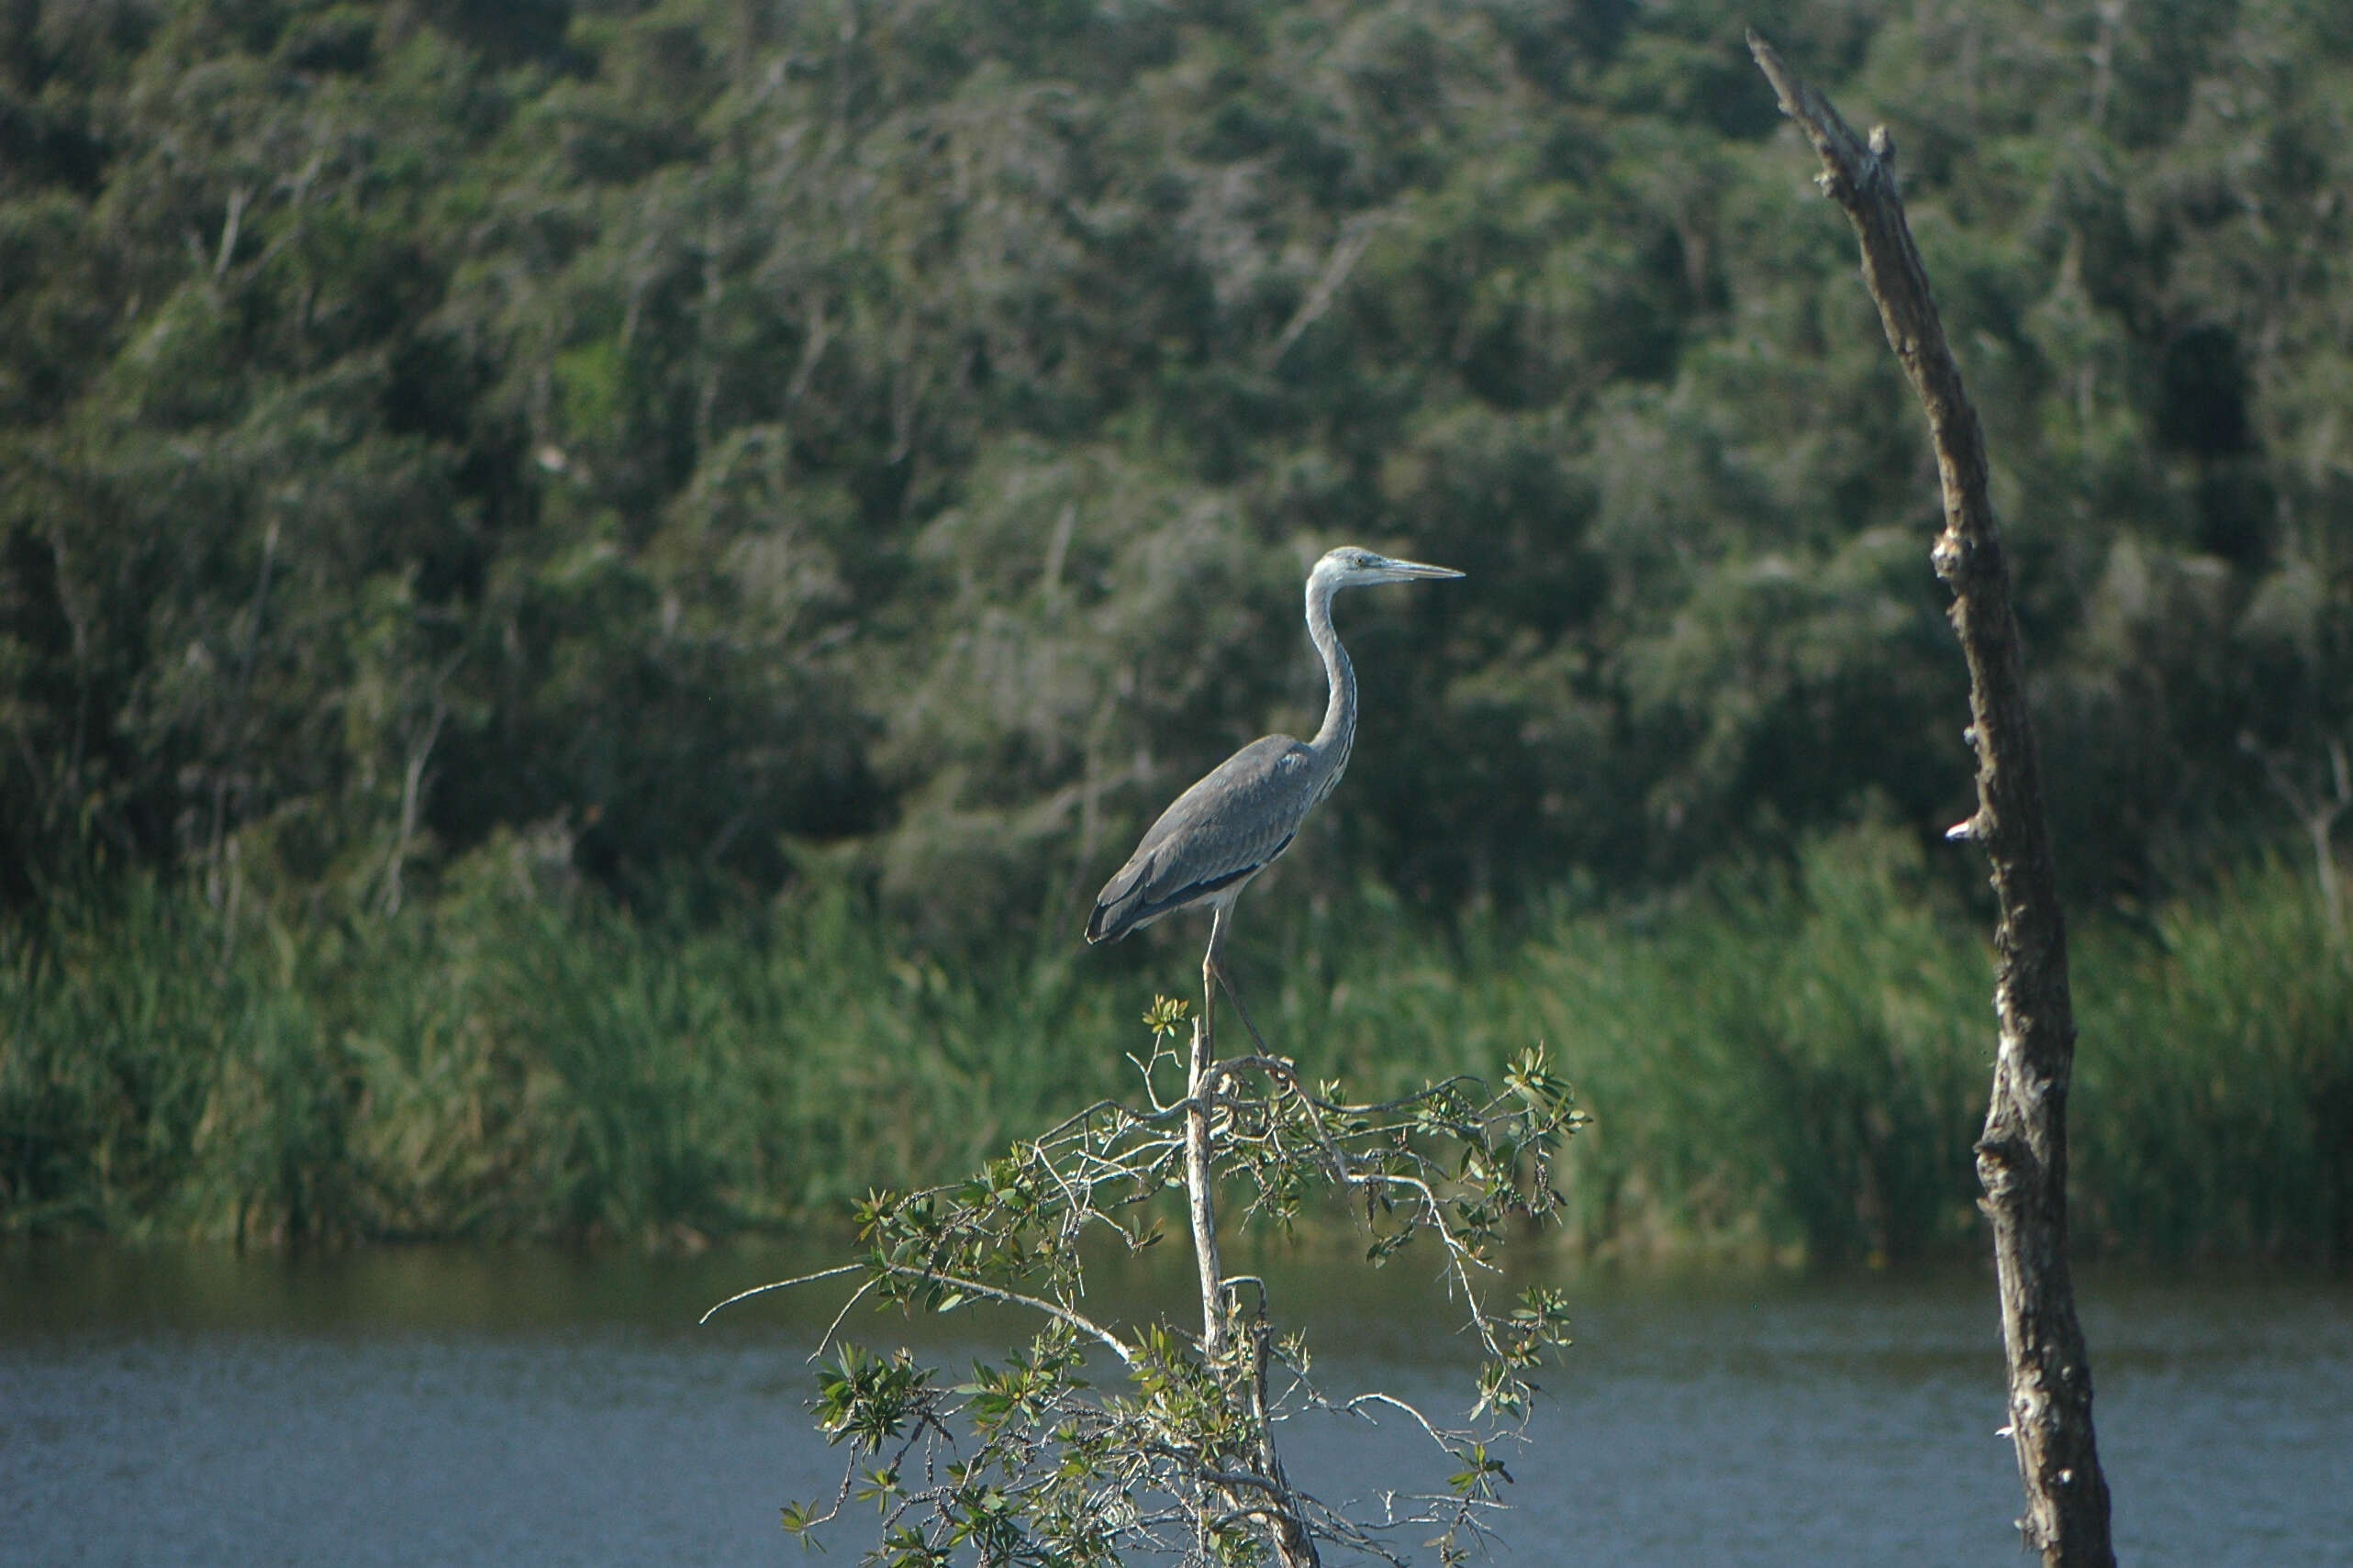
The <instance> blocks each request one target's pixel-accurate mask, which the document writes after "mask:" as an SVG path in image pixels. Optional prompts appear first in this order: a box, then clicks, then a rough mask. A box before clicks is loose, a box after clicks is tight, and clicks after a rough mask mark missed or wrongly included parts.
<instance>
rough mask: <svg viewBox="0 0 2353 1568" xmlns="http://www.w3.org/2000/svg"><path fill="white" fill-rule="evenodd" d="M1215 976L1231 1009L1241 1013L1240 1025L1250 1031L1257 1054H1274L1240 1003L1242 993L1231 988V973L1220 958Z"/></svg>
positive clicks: (1247, 1010)
mask: <svg viewBox="0 0 2353 1568" xmlns="http://www.w3.org/2000/svg"><path fill="white" fill-rule="evenodd" d="M1217 976H1218V984H1220V985H1221V986H1222V987H1224V989H1225V995H1226V999H1227V1000H1228V1001H1230V1002H1232V1004H1233V1010H1234V1011H1235V1012H1237V1013H1239V1014H1241V1015H1242V1027H1243V1029H1248V1030H1249V1031H1250V1038H1251V1039H1252V1040H1255V1042H1256V1043H1257V1046H1258V1054H1259V1055H1261V1056H1272V1055H1274V1054H1275V1053H1274V1052H1273V1051H1269V1050H1267V1049H1266V1036H1265V1035H1263V1034H1260V1033H1259V1032H1258V1026H1257V1025H1256V1024H1254V1023H1252V1022H1251V1021H1250V1009H1249V1008H1247V1007H1245V1006H1243V1005H1242V993H1241V992H1239V991H1237V990H1235V989H1234V988H1233V975H1232V973H1230V972H1229V971H1228V970H1227V969H1226V967H1225V962H1224V961H1223V960H1222V959H1221V960H1220V961H1219V962H1218V966H1217Z"/></svg>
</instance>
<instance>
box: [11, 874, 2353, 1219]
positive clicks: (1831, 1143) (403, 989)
mask: <svg viewBox="0 0 2353 1568" xmlns="http://www.w3.org/2000/svg"><path fill="white" fill-rule="evenodd" d="M478 863H486V862H478ZM1932 889H1933V884H1932V883H1931V879H1928V878H1927V877H1926V876H1925V875H1924V871H1923V868H1922V865H1921V863H1920V862H1919V860H1918V858H1917V856H1916V854H1915V853H1914V851H1913V850H1912V849H1911V848H1910V847H1909V844H1908V842H1907V841H1906V840H1904V839H1903V838H1902V837H1901V836H1900V835H1895V834H1891V833H1889V832H1886V831H1879V832H1873V833H1865V834H1860V835H1846V836H1842V837H1841V838H1839V839H1837V840H1829V841H1824V842H1821V843H1816V844H1812V845H1810V846H1809V847H1808V848H1807V849H1806V851H1804V852H1803V853H1802V854H1801V856H1800V858H1799V862H1798V865H1797V868H1796V869H1795V870H1794V871H1791V872H1785V871H1780V870H1772V869H1761V870H1758V871H1756V872H1753V873H1746V874H1743V875H1736V876H1724V877H1721V878H1718V879H1716V880H1715V881H1714V882H1713V883H1712V885H1710V886H1708V887H1706V888H1704V889H1702V890H1700V891H1696V892H1694V893H1692V894H1689V895H1686V896H1685V897H1683V898H1681V899H1679V900H1677V901H1675V902H1673V903H1670V904H1667V905H1662V906H1656V907H1652V908H1647V909H1644V910H1637V911H1633V912H1629V913H1625V914H1622V915H1617V916H1611V917H1602V916H1594V915H1580V914H1575V913H1564V914H1561V915H1557V916H1546V917H1541V918H1538V919H1536V920H1535V921H1533V929H1531V930H1530V931H1529V932H1528V933H1527V934H1526V935H1524V936H1520V935H1510V934H1506V933H1505V932H1503V931H1502V930H1500V929H1499V927H1498V924H1497V923H1496V922H1492V921H1472V922H1470V923H1469V924H1467V925H1466V926H1464V927H1462V928H1460V929H1451V930H1449V929H1440V928H1438V927H1437V926H1435V925H1433V923H1432V922H1431V921H1430V920H1429V919H1427V918H1426V917H1422V916H1420V915H1418V914H1417V913H1415V912H1414V911H1412V910H1411V908H1410V907H1408V906H1405V905H1403V904H1401V903H1400V902H1399V901H1397V900H1396V899H1394V898H1391V897H1388V896H1385V895H1366V896H1363V897H1359V898H1355V899H1352V900H1348V901H1346V902H1344V903H1341V904H1336V905H1333V906H1326V907H1324V908H1322V909H1321V910H1319V911H1318V912H1317V913H1316V914H1315V916H1314V917H1313V918H1312V919H1310V920H1307V921H1301V922H1297V923H1285V924H1284V925H1282V926H1279V927H1276V926H1274V925H1273V923H1271V922H1269V923H1268V926H1269V928H1270V929H1263V930H1260V931H1258V932H1256V933H1255V934H1254V932H1253V930H1252V928H1251V927H1250V926H1248V925H1246V924H1245V925H1244V926H1243V928H1242V932H1243V935H1242V946H1241V951H1239V952H1238V953H1237V955H1236V959H1235V962H1236V965H1237V968H1238V970H1239V972H1240V974H1241V976H1242V979H1243V984H1245V985H1250V984H1252V983H1253V982H1254V981H1255V982H1257V983H1258V984H1256V986H1255V989H1254V991H1253V993H1252V994H1253V995H1255V996H1256V998H1257V1002H1256V1006H1255V1009H1254V1011H1255V1013H1256V1015H1257V1017H1258V1019H1259V1021H1260V1023H1261V1024H1262V1026H1263V1027H1265V1028H1266V1029H1267V1030H1268V1032H1269V1034H1270V1035H1271V1036H1272V1037H1273V1038H1272V1043H1275V1044H1276V1045H1277V1048H1278V1049H1281V1050H1285V1051H1296V1052H1297V1053H1298V1055H1299V1061H1300V1064H1301V1067H1302V1069H1303V1070H1304V1071H1305V1072H1306V1073H1308V1074H1309V1075H1310V1077H1315V1076H1325V1075H1329V1076H1336V1077H1344V1078H1345V1079H1346V1080H1347V1081H1348V1082H1349V1084H1351V1086H1352V1088H1354V1089H1355V1090H1356V1091H1357V1092H1359V1093H1366V1094H1371V1095H1380V1094H1386V1093H1390V1092H1398V1091H1411V1090H1414V1089H1418V1088H1420V1087H1421V1086H1422V1084H1425V1083H1426V1082H1427V1081H1428V1080H1429V1079H1431V1078H1433V1077H1436V1076H1443V1075H1444V1074H1447V1073H1473V1074H1478V1075H1482V1076H1485V1077H1487V1078H1489V1080H1490V1081H1494V1082H1500V1081H1502V1078H1503V1075H1504V1073H1505V1072H1506V1071H1507V1069H1508V1068H1509V1066H1510V1064H1511V1062H1512V1061H1513V1060H1514V1059H1515V1058H1516V1057H1518V1056H1519V1055H1520V1054H1521V1053H1522V1051H1524V1050H1525V1049H1526V1048H1527V1046H1528V1045H1529V1044H1531V1043H1532V1042H1534V1041H1537V1040H1542V1041H1544V1042H1545V1043H1546V1045H1547V1046H1548V1047H1549V1049H1550V1051H1551V1052H1552V1056H1553V1060H1554V1061H1555V1062H1556V1064H1557V1067H1558V1070H1559V1071H1560V1072H1561V1073H1562V1074H1563V1075H1564V1076H1566V1077H1567V1078H1568V1079H1569V1080H1570V1082H1571V1083H1573V1084H1574V1085H1575V1087H1576V1090H1577V1095H1578V1103H1579V1105H1580V1106H1583V1107H1584V1108H1586V1109H1589V1110H1590V1111H1591V1112H1592V1113H1593V1115H1594V1118H1595V1121H1594V1123H1593V1125H1592V1126H1591V1127H1590V1128H1589V1129H1586V1130H1585V1131H1584V1132H1583V1133H1582V1134H1580V1135H1579V1136H1578V1137H1577V1138H1576V1139H1574V1140H1571V1142H1570V1144H1569V1146H1568V1148H1567V1151H1565V1153H1564V1154H1563V1156H1562V1162H1561V1165H1560V1168H1559V1173H1558V1180H1559V1184H1560V1186H1561V1188H1562V1190H1563V1192H1564V1194H1565V1195H1566V1196H1567V1205H1568V1208H1567V1216H1566V1224H1567V1233H1568V1235H1569V1237H1570V1238H1571V1240H1573V1241H1574V1242H1575V1243H1576V1244H1577V1245H1578V1246H1580V1247H1583V1248H1587V1249H1595V1250H1620V1251H1635V1252H1639V1251H1643V1250H1645V1249H1647V1248H1653V1247H1667V1248H1673V1247H1679V1246H1683V1245H1687V1244H1689V1243H1690V1242H1692V1241H1695V1240H1696V1241H1702V1242H1709V1243H1716V1242H1725V1241H1729V1242H1732V1243H1735V1244H1745V1245H1748V1246H1752V1247H1756V1248H1759V1249H1771V1250H1776V1251H1779V1250H1781V1249H1797V1250H1801V1251H1803V1252H1805V1253H1806V1254H1807V1255H1810V1256H1813V1257H1840V1256H1845V1257H1868V1256H1870V1255H1872V1254H1875V1253H1886V1254H1889V1255H1893V1256H1901V1255H1905V1254H1916V1253H1920V1252H1923V1251H1935V1250H1937V1249H1939V1248H1942V1247H1946V1246H1949V1245H1953V1244H1956V1243H1959V1242H1961V1241H1963V1240H1966V1239H1967V1238H1968V1237H1969V1236H1970V1235H1971V1234H1972V1230H1971V1227H1972V1225H1973V1224H1974V1210H1973V1207H1972V1205H1973V1201H1974V1199H1975V1196H1976V1185H1975V1180H1976V1178H1975V1173H1974V1168H1973V1165H1972V1162H1971V1159H1970V1153H1969V1147H1970V1143H1971V1141H1972V1140H1973V1139H1974V1138H1975V1137H1976V1135H1977V1132H1978V1129H1979V1126H1980V1124H1981V1122H1982V1119H1983V1116H1984V1095H1985V1092H1986V1084H1987V1082H1988V1078H1989V1068H1990V1063H1991V1048H1992V1047H1991V1028H1990V1026H1989V1023H1988V1018H1987V1001H1986V995H1987V981H1988V974H1989V963H1988V959H1987V956H1986V954H1985V952H1984V948H1983V941H1982V938H1981V937H1980V936H1979V935H1976V934H1973V932H1972V929H1971V923H1970V922H1969V921H1968V919H1966V918H1965V917H1963V916H1962V915H1961V914H1959V913H1958V912H1957V911H1955V910H1953V909H1951V908H1950V907H1942V908H1940V907H1939V901H1938V900H1937V899H1936V898H1935V896H1934V895H1933V890H1932ZM1332 924H1344V925H1345V927H1346V929H1347V930H1348V932H1349V934H1350V938H1351V940H1350V941H1349V942H1348V943H1347V944H1340V943H1337V942H1334V941H1333V940H1330V937H1331V931H1330V929H1329V928H1330V925H1332ZM893 948H894V943H893V941H892V940H888V939H887V937H886V936H884V935H882V934H878V932H877V929H876V928H875V926H874V924H873V923H872V922H870V921H867V920H864V919H861V918H859V917H858V911H857V910H856V909H855V908H854V907H853V906H851V905H850V904H848V903H847V902H845V901H843V900H841V899H839V898H830V899H823V900H811V901H808V902H806V903H802V904H797V905H795V906H790V907H789V908H787V909H786V910H784V911H783V912H780V913H779V914H777V915H776V916H775V917H774V920H773V923H772V924H771V925H770V926H769V928H768V929H764V930H760V931H750V930H745V929H741V928H738V927H733V926H730V927H727V928H723V929H694V928H679V929H668V930H664V929H658V928H657V925H656V923H654V922H650V921H645V920H640V919H632V918H629V917H622V916H619V915H617V914H615V913H614V912H613V910H612V909H611V908H610V907H609V906H608V905H607V904H606V903H605V902H603V901H601V900H599V899H597V898H594V897H589V896H585V895H571V896H570V897H569V898H566V897H563V896H555V897H551V896H549V895H545V894H541V893H536V892H534V891H532V890H531V888H530V884H528V883H527V882H525V881H523V880H522V879H520V878H519V877H517V876H511V875H507V876H498V877H485V878H484V879H483V880H481V881H480V882H478V883H476V882H472V881H469V882H468V883H467V884H466V885H464V886H463V887H462V888H459V889H457V890H454V891H453V893H452V895H451V896H450V897H448V898H446V899H444V900H443V901H442V902H441V904H440V906H438V908H437V910H436V911H435V913H434V914H433V915H432V916H431V917H429V918H425V917H418V918H408V919H403V920H400V921H374V922H369V923H366V924H364V925H362V926H358V927H355V928H351V929H337V928H334V927H331V926H320V925H316V924H311V923H307V922H295V921H273V922H272V923H271V925H270V927H269V929H268V931H267V934H266V938H265V939H264V940H251V941H247V942H244V943H241V944H240V945H239V946H238V947H237V948H236V949H235V950H234V951H224V950H223V947H222V945H221V942H220V923H219V920H218V917H217V916H216V915H214V914H213V913H212V912H211V911H210V910H209V909H207V908H206V906H205V905H204V903H203V901H202V899H201V897H200V896H198V895H195V893H193V892H189V893H184V894H180V895H159V894H156V893H154V892H152V891H151V890H145V889H142V890H141V891H140V892H139V894H138V895H136V896H134V897H131V898H129V899H128V900H127V901H126V902H125V903H124V904H123V905H122V906H118V907H115V908H110V909H106V910H87V911H83V912H82V913H81V914H80V915H79V916H78V917H72V918H69V917H66V916H65V915H64V914H63V913H62V912H61V913H60V914H59V915H58V916H57V917H56V918H55V923H54V925H53V926H52V928H51V929H49V930H48V931H46V932H45V933H43V936H42V940H39V941H38V942H35V941H28V940H23V939H22V938H19V939H17V940H16V941H15V943H14V945H12V946H11V947H10V948H9V949H8V951H6V953H5V955H0V956H5V959H6V962H5V965H0V1029H6V1033H7V1038H8V1040H9V1049H8V1050H7V1051H5V1052H0V1229H84V1228H87V1229H106V1230H113V1231H118V1232H122V1233H126V1234H133V1235H138V1234H147V1235H165V1236H169V1235H203V1236H214V1237H220V1238H224V1239H225V1238H229V1237H233V1236H240V1235H241V1236H244V1237H247V1238H250V1239H263V1238H268V1237H271V1236H284V1237H293V1238H300V1237H304V1236H313V1237H339V1236H340V1237H365V1236H387V1235H403V1234H432V1235H461V1236H474V1237H484V1238H495V1237H515V1236H577V1235H604V1236H615V1237H627V1238H632V1239H659V1238H662V1237H664V1236H675V1235H679V1234H682V1233H683V1232H685V1231H695V1232H702V1233H714V1232H725V1231H728V1230H731V1229H741V1228H743V1227H746V1226H767V1225H775V1224H778V1223H792V1222H796V1221H806V1220H811V1219H821V1218H824V1217H826V1216H828V1215H832V1216H838V1215H840V1214H841V1213H842V1211H843V1207H844V1205H846V1204H847V1203H848V1202H849V1201H850V1200H852V1199H854V1198H856V1197H858V1196H860V1195H862V1194H864V1192H866V1191H867V1189H868V1188H869V1187H872V1186H878V1185H892V1184H909V1183H913V1184H925V1183H930V1182H935V1181H953V1180H958V1179H961V1178H962V1177H963V1176H964V1175H965V1173H968V1172H970V1171H973V1170H976V1169H978V1168H979V1167H980V1166H981V1165H982V1163H983V1162H985V1161H986V1160H987V1158H988V1157H990V1156H991V1155H992V1154H994V1153H995V1152H997V1151H999V1150H1000V1149H1001V1148H1002V1147H1003V1146H1004V1145H1005V1144H1006V1143H1008V1142H1009V1140H1012V1139H1013V1138H1015V1137H1018V1136H1024V1135H1029V1134H1033V1133H1035V1132H1036V1131H1038V1130H1040V1129H1043V1128H1045V1127H1046V1126H1048V1125H1051V1124H1052V1123H1053V1122H1054V1121H1055V1120H1057V1119H1058V1118H1060V1117H1061V1116H1063V1115H1065V1114H1067V1113H1068V1112H1070V1111H1072V1110H1075V1109H1076V1108H1077V1107H1078V1106H1082V1105H1084V1104H1086V1103H1087V1101H1088V1100H1090V1099H1093V1098H1095V1097H1098V1096H1102V1095H1117V1094H1120V1093H1121V1092H1123V1091H1125V1090H1127V1089H1128V1088H1130V1087H1131V1086H1132V1077H1133V1069H1132V1067H1131V1066H1130V1065H1129V1063H1128V1062H1126V1061H1125V1060H1123V1059H1122V1057H1121V1051H1123V1050H1125V1049H1128V1048H1130V1047H1132V1044H1133V1042H1134V1039H1135V1036H1136V1033H1137V1030H1136V1026H1135V1018H1136V1014H1137V1012H1138V1011H1139V1010H1140V999H1141V998H1140V994H1139V993H1138V992H1137V990H1136V989H1135V987H1134V986H1133V984H1132V983H1131V982H1130V981H1128V980H1126V979H1124V978H1122V977H1120V976H1116V975H1112V974H1109V973H1104V972H1103V971H1102V970H1101V969H1100V968H1099V967H1098V966H1094V965H1090V964H1087V963H1086V962H1085V961H1084V960H1083V959H1076V960H1075V959H1074V956H1073V955H1072V954H1071V953H1070V952H1069V951H1068V949H1067V947H1066V946H1065V944H1062V943H1059V942H1049V943H1045V944H1042V946H1041V949H1040V951H1036V952H1034V953H1027V954H1016V953H1014V952H1011V951H1006V952H1003V953H1001V954H1000V955H999V956H998V959H997V960H996V961H995V962H992V963H990V964H988V965H986V966H964V967H958V968H953V969H951V968H948V967H944V966H942V965H940V964H937V963H932V962H921V961H916V960H910V959H909V958H907V957H905V956H903V955H902V954H901V953H899V952H897V951H893ZM2076 957H2077V970H2078V977H2079V1016H2080V1019H2081V1021H2082V1025H2083V1029H2084V1043H2083V1046H2082V1056H2081V1059H2080V1063H2079V1067H2078V1073H2077V1091H2076V1098H2075V1113H2076V1114H2075V1118H2074V1121H2075V1127H2076V1160H2075V1177H2076V1186H2077V1198H2078V1205H2079V1207H2078V1216H2077V1235H2078V1239H2079V1241H2080V1243H2081V1244H2084V1245H2088V1246H2091V1247H2095V1248H2099V1247H2109V1248H2122V1249H2127V1250H2132V1251H2145V1252H2160V1253H2164V1252H2179V1251H2199V1250H2213V1249H2229V1250H2255V1251H2275V1252H2281V1253H2287V1254H2292V1255H2300V1256H2306V1257H2312V1256H2329V1255H2335V1256H2338V1257H2342V1256H2345V1255H2346V1254H2347V1252H2348V1251H2353V964H2348V963H2347V962H2346V961H2345V958H2344V956H2343V954H2342V952H2341V951H2339V950H2336V949H2333V948H2332V944H2331V941H2330V939H2329V936H2328V933H2327V930H2326V928H2325V922H2324V920H2323V918H2322V916H2321V912H2320V907H2319V904H2318V901H2317V900H2316V899H2315V898H2314V896H2313V894H2312V890H2311V885H2310V882H2309V879H2308V877H2307V876H2305V875H2303V874H2301V873H2295V872H2292V871H2289V870H2286V869H2280V868H2272V869H2265V870H2260V871H2258V872H2257V873H2252V874H2249V875H2247V876H2246V877H2245V878H2243V879H2241V880H2239V881H2238V882H2236V883H2235V884H2233V885H2231V886H2230V887H2228V888H2227V889H2225V891H2224V892H2223V893H2220V894H2217V895H2212V896H2210V897H2207V898H2205V899H2202V900H2201V901H2199V902H2196V903H2191V904H2181V905H2176V906H2167V907H2165V908H2162V909H2159V910H2158V911H2155V912H2154V913H2153V914H2152V916H2151V917H2149V919H2148V920H2147V922H2146V923H2145V925H2144V926H2143V927H2142V928H2140V929H2128V928H2126V927H2124V926H2123V925H2121V924H2119V923H2116V922H2106V923H2102V925H2100V926H2098V927H2095V928H2093V929H2091V930H2089V931H2086V932H2083V933H2080V940H2079V941H2078V943H2077V954H2076ZM1324 1212H1325V1218H1327V1219H1328V1220H1329V1221H1330V1222H1332V1223H1334V1224H1345V1223H1346V1221H1345V1220H1344V1218H1342V1216H1341V1214H1340V1213H1339V1211H1337V1210H1336V1209H1335V1210H1329V1211H1324ZM1312 1219H1313V1215H1312V1214H1310V1220H1312Z"/></svg>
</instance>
